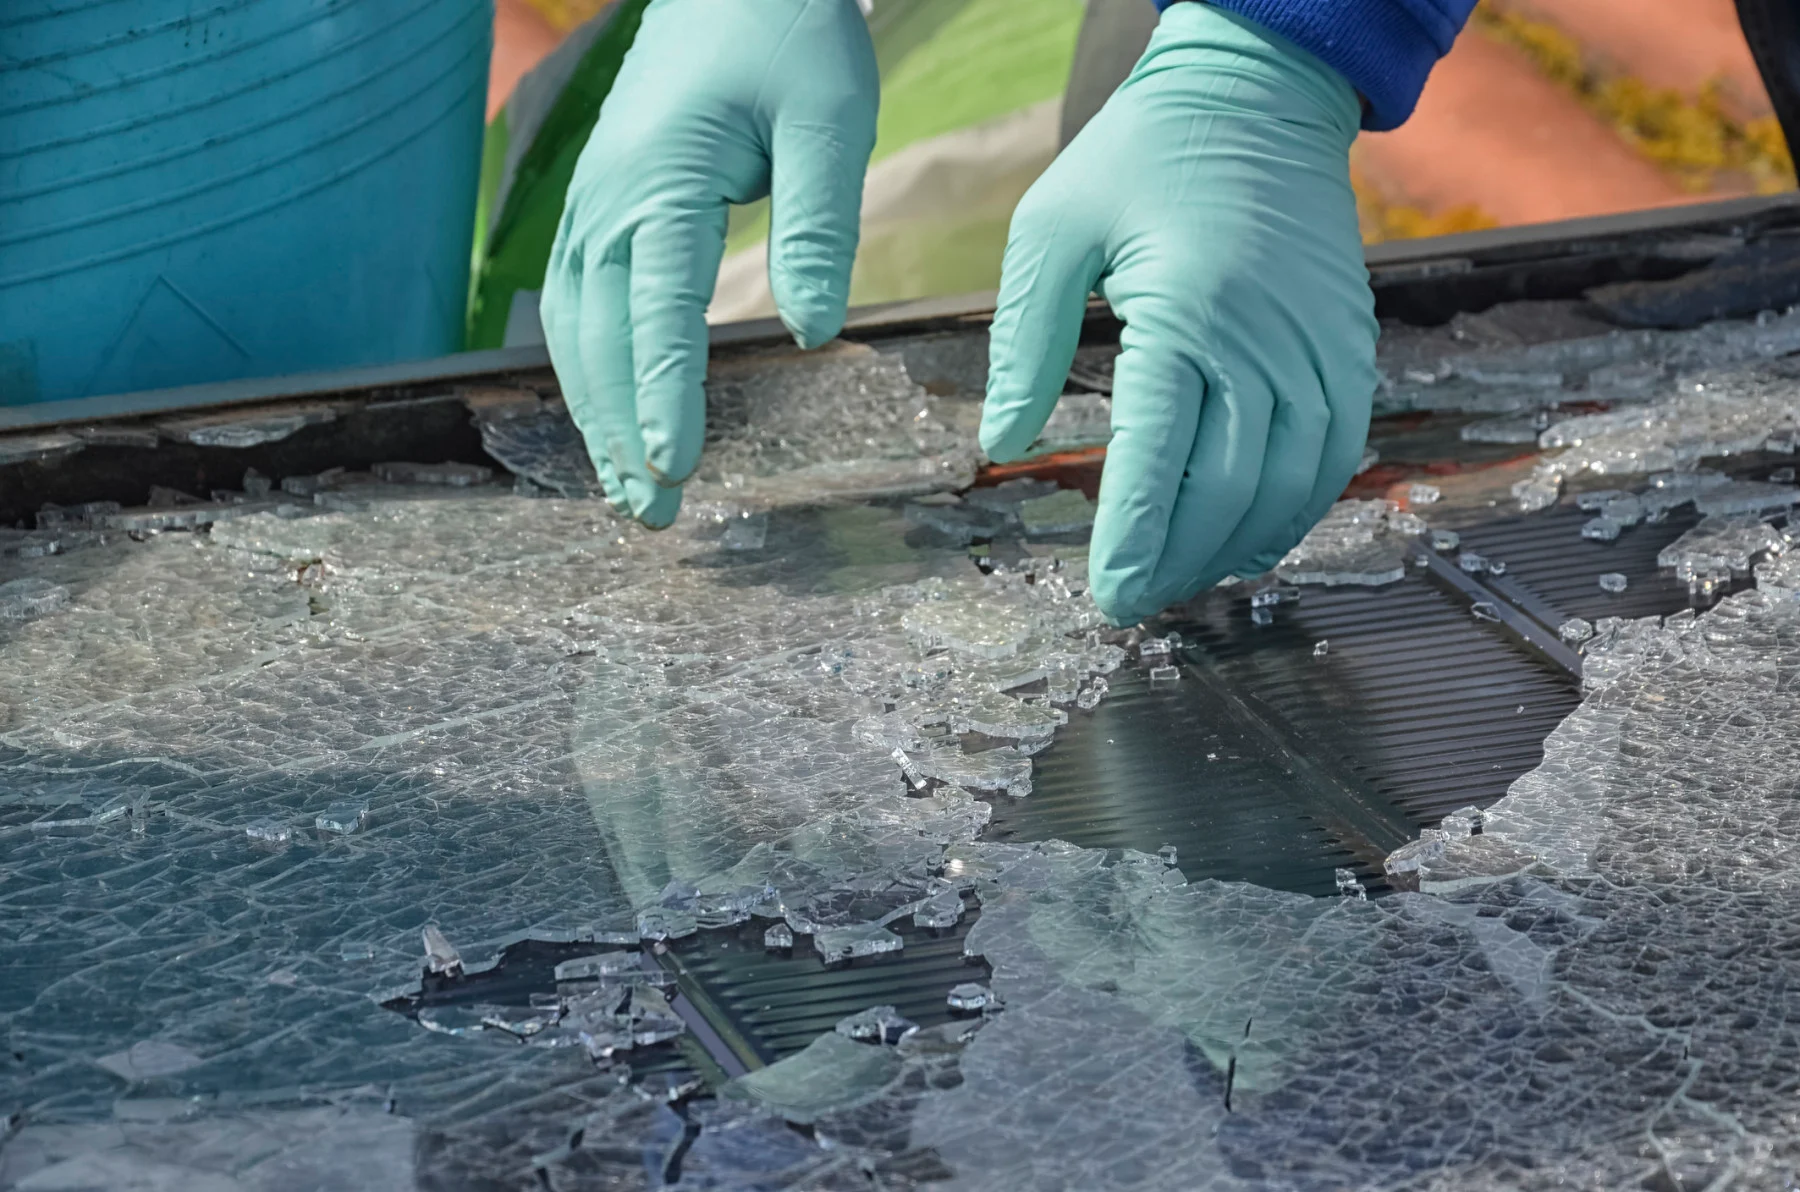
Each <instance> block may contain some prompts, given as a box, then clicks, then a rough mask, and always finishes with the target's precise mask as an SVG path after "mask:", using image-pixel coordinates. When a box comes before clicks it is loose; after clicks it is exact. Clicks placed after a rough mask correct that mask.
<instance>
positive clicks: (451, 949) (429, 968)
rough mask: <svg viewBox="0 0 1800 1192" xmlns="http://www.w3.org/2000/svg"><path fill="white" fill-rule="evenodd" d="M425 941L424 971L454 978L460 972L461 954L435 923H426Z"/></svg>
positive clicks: (461, 965) (461, 964)
mask: <svg viewBox="0 0 1800 1192" xmlns="http://www.w3.org/2000/svg"><path fill="white" fill-rule="evenodd" d="M422 934H423V936H424V940H425V971H426V972H429V973H436V974H437V975H439V976H447V977H449V976H455V975H456V974H457V973H460V972H461V971H462V967H463V961H462V954H461V953H460V952H458V951H457V950H456V947H455V945H453V944H452V943H451V942H450V941H449V940H448V939H446V938H445V937H444V933H443V931H442V930H440V929H439V927H438V925H437V924H436V923H427V924H425V928H424V931H423V933H422Z"/></svg>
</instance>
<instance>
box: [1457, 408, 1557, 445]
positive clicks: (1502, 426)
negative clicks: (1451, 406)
mask: <svg viewBox="0 0 1800 1192" xmlns="http://www.w3.org/2000/svg"><path fill="white" fill-rule="evenodd" d="M1549 425H1550V420H1549V418H1548V417H1547V416H1545V415H1544V414H1543V413H1541V412H1540V413H1537V414H1524V415H1509V416H1504V417H1500V418H1483V419H1480V420H1478V421H1475V422H1471V423H1468V424H1466V425H1465V426H1464V427H1463V428H1462V431H1461V432H1460V433H1461V437H1462V440H1463V442H1465V443H1532V444H1536V442H1537V438H1538V435H1539V434H1541V433H1542V432H1543V430H1544V428H1545V427H1547V426H1549Z"/></svg>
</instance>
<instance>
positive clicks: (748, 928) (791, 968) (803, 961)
mask: <svg viewBox="0 0 1800 1192" xmlns="http://www.w3.org/2000/svg"><path fill="white" fill-rule="evenodd" d="M974 917H975V915H974V913H973V912H972V913H971V914H969V915H965V916H964V917H963V921H962V922H961V923H959V924H958V925H957V926H956V927H955V928H954V929H952V930H948V931H945V932H942V933H941V934H940V933H934V932H931V931H925V930H920V929H917V928H908V929H905V930H902V931H900V935H901V936H902V937H904V938H905V940H906V947H905V949H904V950H903V951H901V952H897V953H895V952H890V953H888V954H887V955H885V956H871V957H868V958H866V959H862V960H856V961H852V962H851V963H850V964H849V965H847V966H839V967H834V968H827V967H826V966H825V965H823V964H822V963H820V961H819V957H818V955H817V954H816V953H815V952H813V951H812V950H811V946H810V941H809V940H808V939H806V938H805V937H801V938H800V940H799V941H798V946H797V947H796V948H795V949H794V954H793V955H792V956H788V955H782V954H776V953H771V952H768V951H765V950H764V948H763V946H762V937H763V929H764V928H765V927H767V926H768V924H767V923H766V922H763V921H761V920H752V921H751V922H749V923H746V924H744V925H743V926H741V927H739V928H736V929H734V930H731V931H705V932H701V933H700V934H699V935H697V936H692V937H690V938H688V939H685V940H681V941H679V942H678V943H677V944H676V945H675V946H674V949H673V951H674V955H675V958H676V960H678V961H679V962H680V965H681V968H682V970H683V971H684V973H685V975H686V976H689V977H692V978H693V979H694V980H695V981H696V982H697V983H698V985H699V987H700V990H701V991H702V992H703V994H704V996H705V997H706V998H708V999H709V1000H710V1001H711V1003H712V1005H711V1007H708V1010H709V1012H708V1015H707V1017H708V1020H709V1021H711V1022H712V1023H713V1024H714V1026H715V1027H717V1028H718V1029H719V1031H720V1033H721V1034H728V1032H735V1033H736V1036H737V1039H738V1040H742V1041H744V1042H746V1043H747V1044H748V1045H749V1047H750V1049H751V1050H752V1051H753V1052H754V1053H756V1055H757V1056H759V1057H760V1058H761V1059H762V1061H763V1062H765V1063H768V1062H771V1061H773V1060H777V1059H780V1058H781V1057H782V1056H785V1055H791V1054H793V1053H794V1052H796V1051H799V1050H800V1049H801V1048H803V1047H805V1046H806V1045H807V1044H808V1043H811V1042H812V1041H813V1040H814V1039H815V1038H817V1037H818V1036H819V1035H820V1034H821V1033H823V1032H826V1031H829V1030H831V1029H832V1027H834V1026H835V1025H836V1024H837V1022H838V1020H839V1019H841V1018H844V1017H845V1016H847V1015H850V1014H854V1013H856V1012H857V1011H858V1010H864V1009H867V1008H868V1007H870V1006H876V1005H882V1004H888V1005H892V1006H893V1007H894V1008H895V1009H897V1010H898V1011H899V1012H900V1013H901V1014H903V1015H905V1016H906V1017H907V1018H910V1019H912V1020H913V1021H914V1022H916V1023H918V1024H919V1025H921V1026H935V1025H936V1024H938V1023H940V1022H945V1021H948V1020H949V1018H950V1017H951V1015H950V1008H949V1006H948V1004H947V1003H946V1002H945V1000H944V997H945V994H946V993H948V991H949V989H950V987H951V986H952V985H956V984H958V983H960V982H963V981H981V982H985V981H987V979H988V970H987V968H986V966H984V965H980V964H970V963H967V962H965V961H964V960H963V954H962V941H963V937H964V936H965V935H967V934H968V930H969V927H970V925H971V923H972V922H973V921H974ZM685 984H686V982H685V981H684V985H685ZM714 1010H716V1011H717V1012H716V1013H715V1012H712V1011H714Z"/></svg>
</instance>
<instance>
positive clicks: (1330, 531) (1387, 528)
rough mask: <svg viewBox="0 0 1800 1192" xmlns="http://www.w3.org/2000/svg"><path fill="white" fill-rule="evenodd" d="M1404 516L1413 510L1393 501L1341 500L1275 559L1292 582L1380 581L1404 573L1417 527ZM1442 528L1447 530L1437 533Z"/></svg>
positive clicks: (1387, 581) (1390, 580)
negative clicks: (1399, 521) (1404, 509)
mask: <svg viewBox="0 0 1800 1192" xmlns="http://www.w3.org/2000/svg"><path fill="white" fill-rule="evenodd" d="M1400 517H1406V518H1411V517H1412V515H1410V514H1402V513H1401V512H1400V510H1399V508H1398V507H1397V506H1396V505H1395V504H1394V503H1393V502H1391V501H1339V502H1338V503H1337V504H1335V505H1333V506H1332V507H1331V509H1330V511H1329V512H1327V513H1326V515H1325V516H1324V518H1322V519H1321V520H1320V521H1319V524H1318V525H1316V526H1314V527H1313V528H1312V529H1311V530H1310V531H1308V532H1307V534H1306V536H1305V537H1304V538H1302V539H1301V540H1300V542H1299V544H1298V545H1297V546H1295V547H1294V549H1293V550H1291V551H1289V552H1288V554H1287V556H1286V557H1285V558H1283V559H1282V560H1281V562H1280V563H1278V564H1276V567H1275V574H1276V575H1277V576H1279V577H1280V578H1281V579H1282V580H1283V581H1285V582H1287V583H1290V584H1324V585H1328V586H1330V585H1337V584H1361V585H1367V586H1379V585H1382V584H1390V583H1394V582H1395V581H1397V580H1400V579H1403V578H1404V577H1405V575H1406V552H1407V549H1408V547H1409V546H1410V544H1411V535H1412V534H1413V533H1414V530H1413V528H1412V526H1411V525H1410V524H1408V525H1401V526H1397V525H1396V524H1395V519H1396V518H1400ZM1414 520H1416V518H1415V519H1414ZM1440 532H1441V533H1447V531H1438V532H1434V534H1435V533H1440ZM1451 537H1452V538H1454V535H1452V536H1451ZM1454 545H1455V544H1454V542H1451V546H1452V547H1453V546H1454ZM1441 549H1450V547H1444V548H1441ZM1267 611H1268V610H1267V609H1265V608H1256V609H1254V610H1253V612H1265V613H1266V612H1267Z"/></svg>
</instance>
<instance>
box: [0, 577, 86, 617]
mask: <svg viewBox="0 0 1800 1192" xmlns="http://www.w3.org/2000/svg"><path fill="white" fill-rule="evenodd" d="M68 603H69V589H67V588H65V587H63V586H62V585H61V584H56V583H51V582H50V581H49V580H47V579H43V578H40V577H38V576H34V575H28V576H24V577H23V578H20V579H10V580H7V581H6V582H5V583H3V584H0V620H8V621H32V620H36V619H37V618H38V617H47V616H49V615H50V614H51V613H53V612H56V611H57V610H59V609H61V608H63V607H65V606H67V604H68Z"/></svg>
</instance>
